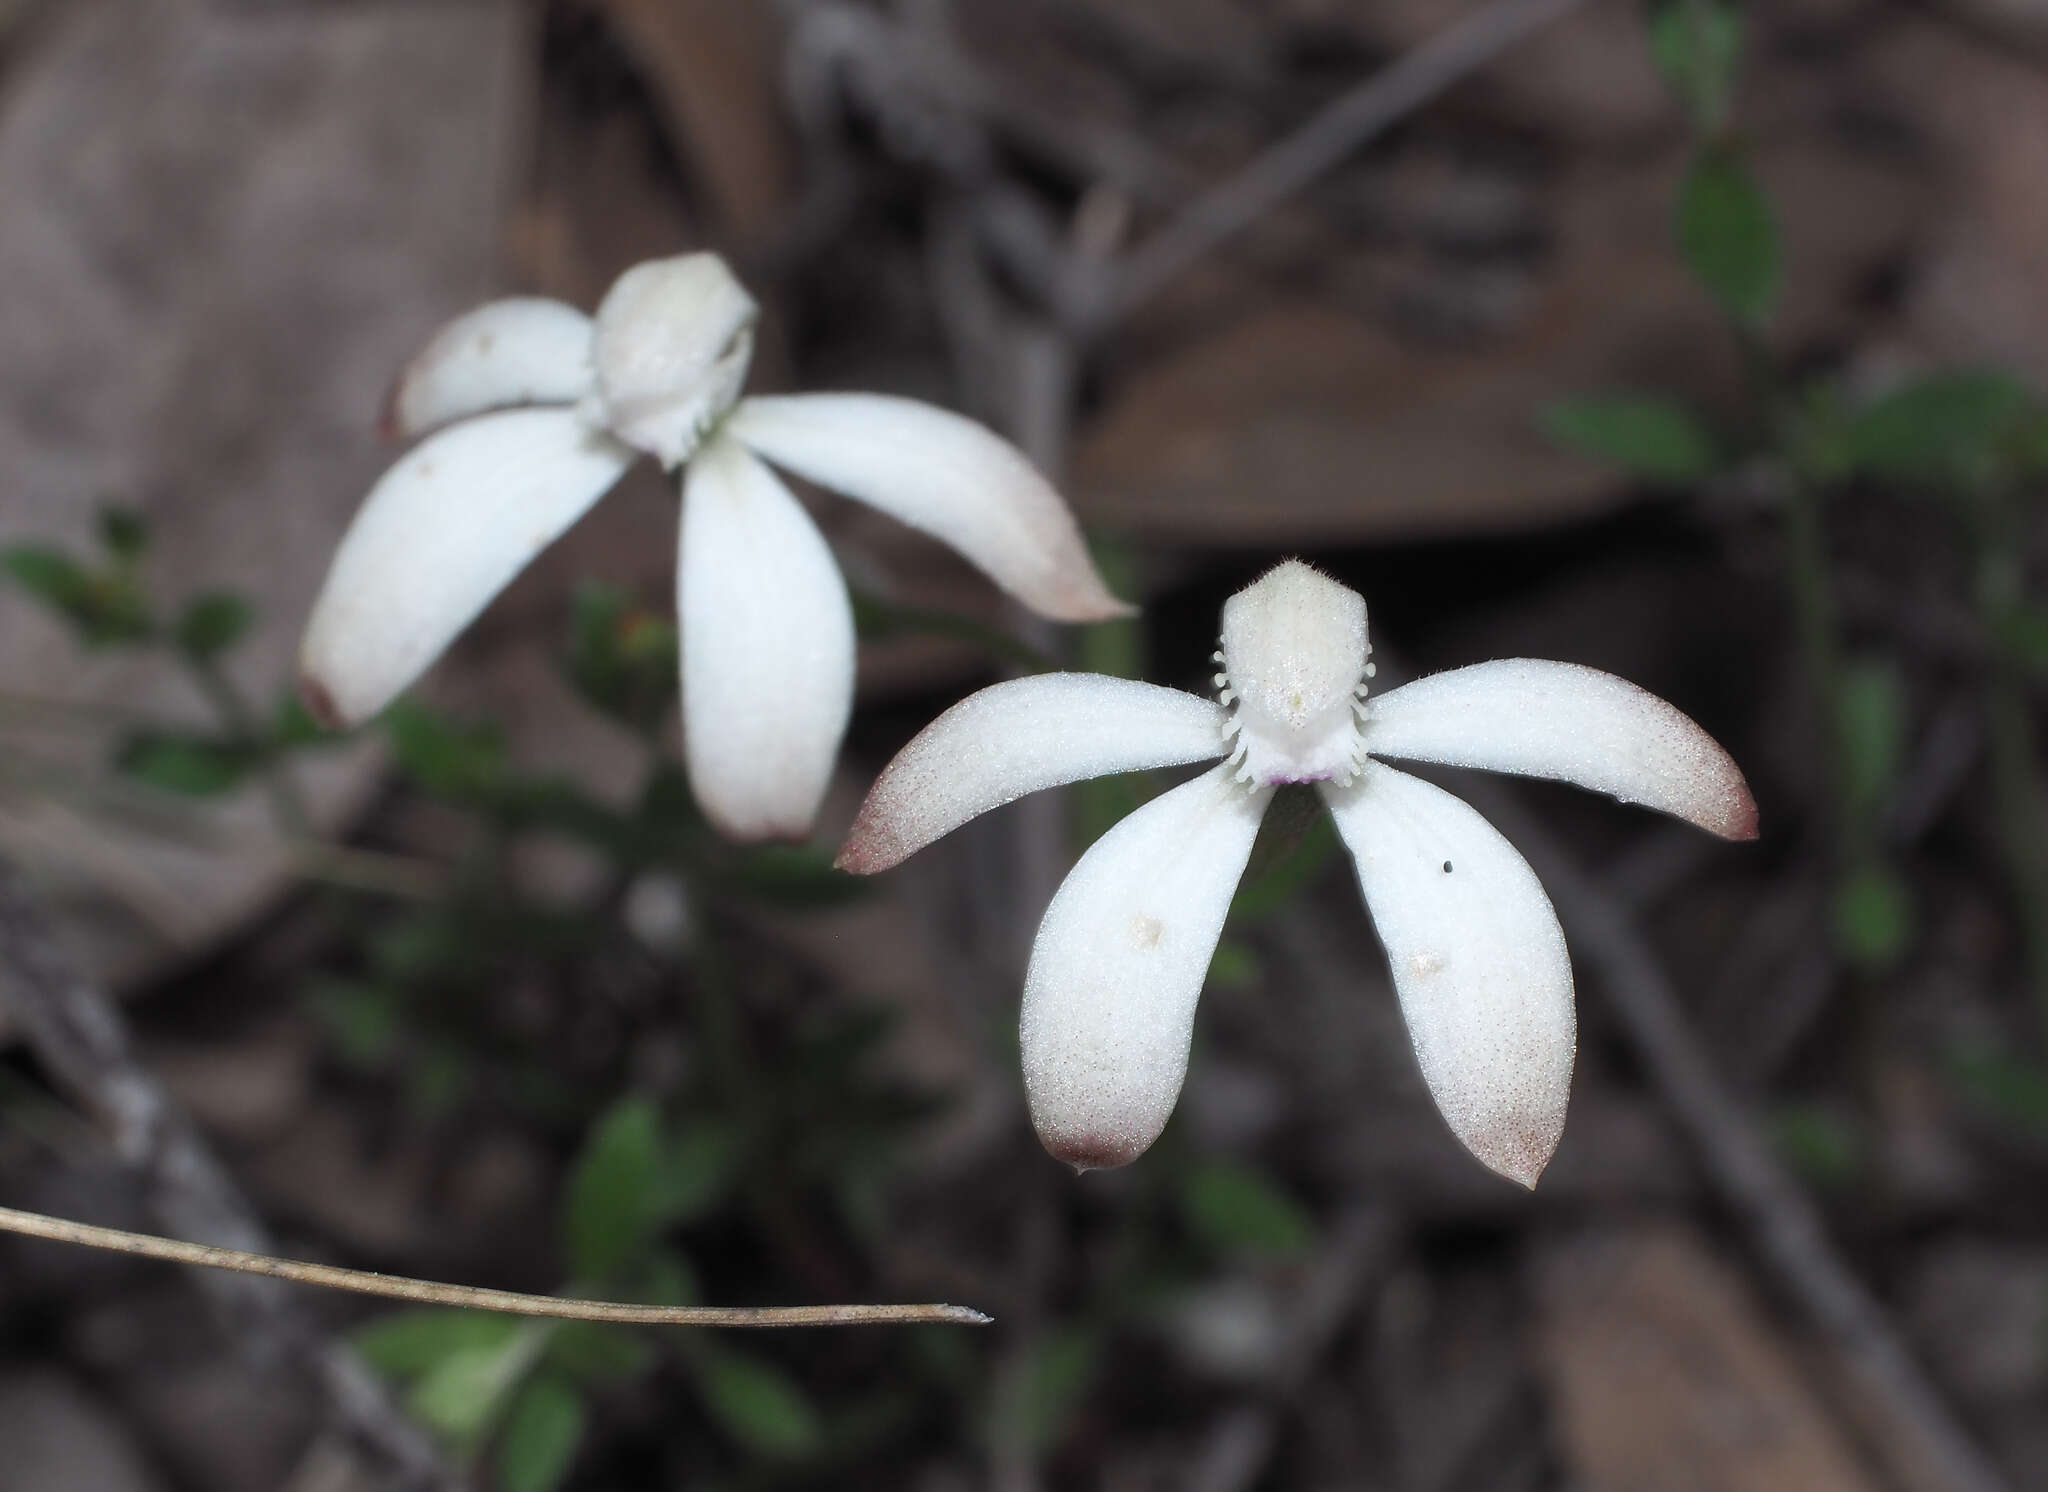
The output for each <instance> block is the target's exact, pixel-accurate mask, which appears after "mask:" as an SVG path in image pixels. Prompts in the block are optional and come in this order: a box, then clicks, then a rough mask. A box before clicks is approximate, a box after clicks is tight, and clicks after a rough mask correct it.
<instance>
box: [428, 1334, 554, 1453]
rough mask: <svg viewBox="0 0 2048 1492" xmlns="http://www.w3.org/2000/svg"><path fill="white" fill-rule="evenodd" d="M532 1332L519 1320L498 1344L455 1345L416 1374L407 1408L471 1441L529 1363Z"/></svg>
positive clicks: (454, 1436)
mask: <svg viewBox="0 0 2048 1492" xmlns="http://www.w3.org/2000/svg"><path fill="white" fill-rule="evenodd" d="M537 1330H538V1328H536V1327H534V1326H533V1325H532V1323H530V1322H520V1323H518V1326H517V1329H516V1330H515V1332H514V1334H513V1335H512V1336H511V1337H509V1338H508V1339H507V1340H505V1341H503V1342H501V1343H497V1344H495V1345H489V1346H482V1345H480V1346H474V1347H457V1348H456V1349H455V1350H454V1351H452V1352H450V1353H448V1354H447V1355H446V1356H445V1357H443V1358H441V1360H440V1361H438V1362H436V1363H435V1364H434V1365H433V1366H432V1367H431V1368H429V1369H428V1370H427V1371H426V1372H425V1373H424V1374H422V1375H421V1377H420V1379H419V1381H418V1383H416V1384H415V1385H414V1387H413V1391H412V1393H411V1394H410V1395H409V1396H408V1397H407V1399H406V1404H407V1407H409V1408H410V1409H411V1410H412V1412H413V1413H414V1414H415V1415H417V1416H418V1417H419V1418H420V1419H422V1420H424V1421H425V1422H426V1423H427V1424H428V1425H430V1426H432V1427H433V1428H434V1429H436V1430H438V1431H440V1432H441V1433H442V1434H443V1435H446V1436H447V1437H448V1438H449V1439H451V1440H454V1441H457V1442H459V1443H468V1442H474V1441H475V1440H477V1439H478V1438H479V1437H480V1436H481V1435H482V1434H483V1432H484V1430H485V1429H486V1428H487V1427H488V1426H489V1425H490V1423H491V1422H492V1421H493V1420H494V1419H496V1418H497V1417H498V1413H499V1411H500V1410H501V1409H502V1408H503V1406H504V1403H505V1396H506V1395H507V1394H509V1393H510V1392H511V1391H512V1390H513V1388H514V1387H515V1386H516V1385H517V1384H518V1382H519V1380H520V1378H521V1377H522V1376H524V1374H525V1372H526V1370H527V1368H528V1367H529V1366H531V1364H532V1361H533V1346H532V1344H533V1342H534V1340H535V1337H534V1335H533V1334H534V1333H535V1332H536V1331H537Z"/></svg>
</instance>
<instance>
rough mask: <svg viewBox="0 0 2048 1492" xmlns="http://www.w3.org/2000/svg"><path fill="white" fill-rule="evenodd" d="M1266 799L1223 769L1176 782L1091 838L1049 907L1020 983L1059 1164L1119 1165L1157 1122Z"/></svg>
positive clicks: (1173, 1091) (1027, 1043)
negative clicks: (1106, 829)
mask: <svg viewBox="0 0 2048 1492" xmlns="http://www.w3.org/2000/svg"><path fill="white" fill-rule="evenodd" d="M1271 797H1272V790H1271V789H1269V788H1258V789H1250V788H1247V787H1245V786H1244V785H1243V784H1241V783H1239V782H1237V781H1236V780H1235V778H1234V777H1233V776H1232V775H1231V771H1230V769H1229V768H1228V767H1218V768H1216V769H1215V770H1214V771H1212V772H1208V773H1205V774H1204V775H1203V776H1201V777H1198V778H1196V779H1195V780H1194V781H1193V782H1188V783H1183V784H1182V785H1181V786H1179V787H1177V788H1175V789H1174V790H1173V791H1172V792H1170V793H1167V794H1165V795H1163V796H1161V797H1158V798H1154V799H1153V800H1152V801H1151V802H1150V803H1147V804H1146V805H1145V806H1144V807H1142V808H1140V809H1139V810H1138V811H1137V812H1135V813H1133V814H1131V815H1130V816H1129V817H1128V818H1126V819H1124V820H1123V821H1122V822H1120V823H1119V824H1118V825H1117V826H1116V827H1115V828H1113V829H1111V830H1110V831H1109V832H1108V833H1107V834H1105V835H1103V836H1102V838H1101V839H1099V840H1097V841H1096V843H1095V845H1094V847H1093V848H1092V849H1090V850H1089V851H1088V853H1087V854H1085V855H1083V856H1082V857H1081V863H1080V864H1078V865H1076V866H1075V867H1074V869H1073V873H1072V874H1070V875H1069V876H1068V877H1067V879H1066V881H1065V883H1064V884H1062V885H1061V887H1060V889H1059V892H1058V894H1056V895H1055V896H1054V897H1053V899H1052V905H1051V906H1050V907H1048V908H1047V909H1046V913H1045V921H1044V922H1043V923H1041V924H1040V925H1039V928H1038V941H1037V942H1036V943H1035V944H1033V945H1032V949H1031V969H1030V972H1029V973H1027V974H1026V975H1025V978H1024V1011H1023V1018H1022V1020H1021V1022H1020V1034H1021V1036H1022V1038H1023V1049H1024V1089H1025V1093H1026V1094H1027V1095H1028V1097H1029V1098H1030V1100H1031V1122H1032V1123H1033V1124H1034V1125H1036V1126H1037V1128H1038V1137H1039V1139H1040V1140H1042V1141H1043V1142H1044V1144H1045V1148H1046V1149H1047V1150H1049V1151H1051V1152H1052V1153H1053V1154H1054V1155H1055V1156H1057V1157H1059V1158H1060V1159H1061V1160H1063V1161H1066V1162H1067V1163H1068V1164H1070V1165H1073V1166H1078V1167H1082V1168H1087V1167H1091V1166H1120V1165H1124V1164H1125V1163H1127V1162H1129V1161H1133V1160H1136V1159H1137V1158H1138V1156H1140V1155H1141V1154H1143V1153H1144V1151H1145V1148H1146V1147H1147V1146H1148V1145H1150V1144H1151V1143H1152V1142H1153V1141H1154V1140H1155V1139H1157V1138H1158V1137H1159V1131H1160V1130H1162V1129H1164V1128H1165V1127H1166V1120H1167V1117H1168V1116H1169V1115H1170V1114H1172V1113H1173V1105H1174V1100H1175V1099H1176V1098H1178V1097H1179V1096H1180V1085H1181V1079H1182V1078H1183V1077H1184V1076H1185V1075H1186V1073H1187V1066H1188V1043H1189V1041H1190V1039H1191V1038H1192V1036H1193V1033H1194V1026H1195V1000H1196V997H1197V996H1199V995H1200V994H1201V992H1202V981H1203V979H1204V978H1205V977H1206V976H1207V974H1208V972H1209V959H1210V956H1211V955H1212V954H1214V953H1215V951H1216V939H1217V937H1218V936H1219V935H1220V934H1221V933H1222V931H1223V918H1224V916H1225V914H1226V913H1228V912H1229V910H1230V898H1231V894H1232V892H1233V891H1235V890H1236V888H1237V882H1238V878H1239V877H1240V876H1241V875H1243V874H1244V866H1245V861H1246V860H1247V859H1249V858H1250V856H1251V852H1252V840H1253V839H1254V838H1256V837H1257V835H1258V832H1259V818H1260V816H1261V815H1262V814H1264V812H1265V811H1266V804H1267V802H1268V800H1269V799H1270V798H1271Z"/></svg>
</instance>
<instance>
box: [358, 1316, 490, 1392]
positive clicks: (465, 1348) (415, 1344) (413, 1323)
mask: <svg viewBox="0 0 2048 1492" xmlns="http://www.w3.org/2000/svg"><path fill="white" fill-rule="evenodd" d="M519 1325H520V1323H519V1322H518V1320H517V1319H515V1318H514V1317H511V1316H494V1315H492V1314H491V1313H489V1312H488V1311H397V1312H394V1313H393V1314H391V1315H389V1316H380V1317H378V1318H377V1319H376V1320H375V1321H371V1322H369V1323H368V1324H366V1325H364V1326H359V1327H357V1328H356V1330H355V1331H354V1333H353V1334H352V1338H351V1339H352V1340H353V1341H354V1342H355V1346H356V1350H357V1351H358V1352H360V1353H362V1355H363V1358H364V1360H365V1361H367V1362H368V1363H369V1364H370V1366H371V1367H373V1368H375V1369H376V1370H377V1371H378V1372H380V1373H382V1374H383V1375H384V1376H385V1377H387V1378H398V1379H411V1378H418V1377H420V1376H422V1375H423V1374H426V1373H429V1372H431V1371H433V1369H434V1368H435V1367H436V1366H437V1365H438V1364H439V1363H440V1362H441V1360H442V1359H443V1358H446V1357H448V1356H450V1355H452V1354H454V1353H457V1352H470V1351H485V1352H494V1351H497V1350H498V1349H499V1348H502V1347H504V1346H505V1345H506V1344H507V1343H509V1342H510V1341H511V1340H512V1339H513V1338H514V1337H515V1336H517V1335H518V1334H519Z"/></svg>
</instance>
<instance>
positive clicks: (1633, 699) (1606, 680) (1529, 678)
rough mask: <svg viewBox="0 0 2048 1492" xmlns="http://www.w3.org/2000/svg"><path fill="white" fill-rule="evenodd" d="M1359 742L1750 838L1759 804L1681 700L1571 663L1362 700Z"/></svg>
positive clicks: (1502, 663)
mask: <svg viewBox="0 0 2048 1492" xmlns="http://www.w3.org/2000/svg"><path fill="white" fill-rule="evenodd" d="M1365 749H1366V750H1367V751H1368V752H1370V753H1371V754H1372V755H1374V756H1393V757H1405V758H1407V759H1409V760H1412V761H1424V762H1440V763H1442V764H1443V765H1445V766H1448V767H1483V768H1486V769H1487V770H1488V771H1493V772H1519V773H1522V774H1523V775H1524V776H1529V777H1552V778H1556V779H1558V780H1559V781H1562V782H1570V783H1576V784H1577V785H1578V786H1580V787H1584V788H1591V789H1592V790H1593V791H1595V792H1601V793H1612V794H1613V795H1614V796H1615V797H1617V798H1619V799H1621V801H1622V802H1624V803H1641V804H1643V805H1644V806H1645V807H1649V808H1656V809H1661V810H1663V811H1664V812H1665V813H1670V814H1675V815H1677V816H1678V817H1679V818H1682V819H1685V820H1686V821H1687V822H1689V823H1693V824H1697V825H1699V827H1701V828H1702V829H1705V830H1707V831H1709V832H1710V833H1714V834H1718V835H1720V836H1721V837H1722V838H1724V839H1754V838H1756V800H1755V799H1754V798H1752V797H1751V796H1750V792H1749V784H1748V783H1746V782H1744V781H1743V778H1742V770H1741V769H1740V768H1739V767H1737V766H1736V765H1735V763H1734V761H1733V760H1732V759H1731V758H1730V757H1729V755H1728V753H1727V752H1726V751H1724V750H1722V749H1721V746H1720V743H1719V742H1717V741H1715V740H1714V738H1713V737H1712V736H1710V735H1708V734H1707V733H1706V732H1705V731H1703V730H1701V729H1700V728H1699V726H1697V725H1696V724H1694V723H1693V721H1692V719H1691V718H1690V717H1689V716H1687V715H1686V714H1685V713H1684V712H1683V711H1681V710H1679V709H1678V708H1677V706H1675V705H1672V704H1669V703H1667V702H1665V701H1664V700H1662V699H1659V698H1658V697H1657V696H1656V695H1654V694H1651V693H1650V692H1649V691H1648V690H1645V689H1640V688H1638V687H1637V686H1635V685H1634V684H1631V683H1629V682H1628V681H1627V680H1626V679H1619V678H1616V677H1615V676H1614V675H1613V674H1611V673H1602V672H1601V671H1600V670H1599V669H1597V668H1586V667H1584V666H1582V665H1580V664H1577V663H1553V662H1550V661H1548V660H1547V659H1541V658H1503V659H1500V660H1498V661H1496V662H1492V663H1475V664H1473V665H1471V666H1470V667H1469V668H1454V669H1452V670H1450V671H1449V672H1448V673H1439V674H1431V675H1430V676H1429V677H1428V678H1424V679H1417V680H1416V681H1415V682H1414V683H1412V684H1404V685H1402V686H1401V687H1400V688H1398V689H1394V690H1391V691H1389V692H1388V693H1386V694H1382V695H1379V696H1377V697H1375V698H1374V699H1372V700H1371V701H1370V702H1369V703H1368V704H1367V705H1366V725H1365Z"/></svg>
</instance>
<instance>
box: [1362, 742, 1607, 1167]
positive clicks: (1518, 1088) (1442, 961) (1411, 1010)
mask: <svg viewBox="0 0 2048 1492" xmlns="http://www.w3.org/2000/svg"><path fill="white" fill-rule="evenodd" d="M1321 791H1322V794H1323V797H1324V799H1325V801H1327V802H1328V803H1329V805H1330V811H1331V813H1332V815H1333V816H1334V817H1335V818H1336V821H1337V832H1338V834H1339V835H1340V836H1341V837H1342V838H1343V841H1344V846H1345V848H1346V849H1347V850H1349V851H1350V852H1351V859H1352V863H1353V865H1354V866H1355V867H1356V868H1357V871H1358V884H1359V888H1360V889H1361V890H1362V891H1363V892H1364V893H1365V903H1366V906H1367V908H1368V909H1369V910H1370V911H1371V913H1372V922H1373V927H1374V928H1375V929H1376V930H1377V931H1378V933H1379V937H1380V942H1381V943H1382V944H1383V945H1385V947H1386V950H1387V962H1388V964H1389V965H1390V966H1391V968H1392V971H1393V976H1394V992H1395V994H1396V995H1398V996H1399V998H1400V1001H1401V1014H1402V1016H1403V1017H1404V1018H1405V1019H1406V1021H1407V1023H1408V1036H1409V1039H1410V1040H1411V1041H1412V1042H1413V1043H1414V1045H1415V1057H1416V1061H1417V1062H1418V1064H1419V1065H1420V1066H1421V1068H1422V1078H1423V1081H1424V1082H1425V1083H1427V1084H1428V1086H1429V1091H1430V1095H1431V1096H1432V1097H1433V1098H1434V1099H1435V1100H1436V1105H1437V1108H1438V1110H1439V1111H1440V1112H1441V1113H1442V1114H1443V1116H1444V1121H1445V1123H1447V1124H1449V1125H1450V1127H1451V1132H1452V1133H1453V1134H1455V1135H1456V1136H1457V1137H1458V1139H1459V1140H1460V1141H1462V1142H1463V1143H1464V1145H1465V1148H1466V1149H1468V1150H1470V1151H1471V1152H1472V1154H1473V1155H1474V1156H1476V1157H1477V1158H1478V1159H1479V1160H1480V1161H1481V1162H1482V1163H1484V1164H1485V1165H1486V1166H1488V1167H1489V1168H1491V1169H1492V1170H1494V1171H1497V1172H1499V1173H1500V1174H1501V1175H1503V1176H1506V1177H1508V1178H1509V1179H1511V1180H1514V1181H1518V1182H1520V1183H1521V1184H1522V1185H1524V1186H1534V1185H1535V1184H1536V1178H1537V1177H1538V1176H1540V1175H1541V1174H1542V1173H1543V1168H1544V1167H1545V1166H1546V1165H1548V1164H1549V1162H1550V1157H1551V1154H1552V1152H1553V1151H1555V1150H1556V1149H1557V1142H1558V1139H1559V1138H1560V1136H1562V1135H1563V1133H1564V1119H1565V1106H1566V1103H1567V1101H1568V1100H1569V1099H1570V1097H1571V1081H1572V1059H1573V1056H1574V1053H1575V1052H1576V1050H1577V1045H1578V1017H1577V1013H1576V1011H1575V1010H1574V1007H1573V1003H1572V967H1571V960H1570V958H1569V957H1568V955H1567V954H1566V952H1565V943H1564V933H1563V931H1562V930H1561V929H1560V928H1559V927H1558V925H1557V915H1556V913H1555V912H1553V911H1552V910H1551V907H1550V898H1549V897H1547V896H1545V895H1544V894H1543V886H1542V884H1541V883H1540V882H1539V881H1538V880H1537V879H1536V873H1535V872H1534V871H1533V870H1531V869H1530V868H1529V865H1528V862H1527V861H1525V860H1524V859H1523V858H1522V857H1521V855H1520V854H1519V853H1517V852H1516V850H1515V847H1514V846H1513V845H1511V844H1509V843H1508V842H1507V840H1506V839H1504V838H1502V837H1501V834H1500V831H1498V830H1497V829H1495V828H1494V827H1493V826H1492V825H1491V824H1489V823H1487V822H1486V820H1485V819H1483V818H1481V817H1480V816H1479V814H1478V813H1476V812H1475V811H1474V810H1473V809H1472V808H1471V807H1470V806H1468V805H1467V804H1465V803H1464V802H1462V801H1461V800H1459V799H1457V798H1454V797H1452V796H1451V795H1450V794H1449V793H1447V792H1445V791H1444V790H1443V789H1441V788H1438V787H1433V786H1431V785H1430V784H1429V783H1426V782H1424V781H1422V780H1421V779H1420V778H1417V777H1410V776H1409V775H1408V774H1407V773H1405V772H1398V771H1396V770H1394V769H1393V768H1392V767H1388V766H1384V765H1382V764H1380V763H1378V762H1368V763H1367V764H1366V768H1365V771H1364V773H1363V774H1362V775H1361V776H1360V777H1359V779H1358V780H1357V781H1356V782H1355V783H1353V784H1352V785H1351V786H1350V787H1338V786H1336V785H1334V784H1325V785H1324V786H1323V787H1322V789H1321Z"/></svg>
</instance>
